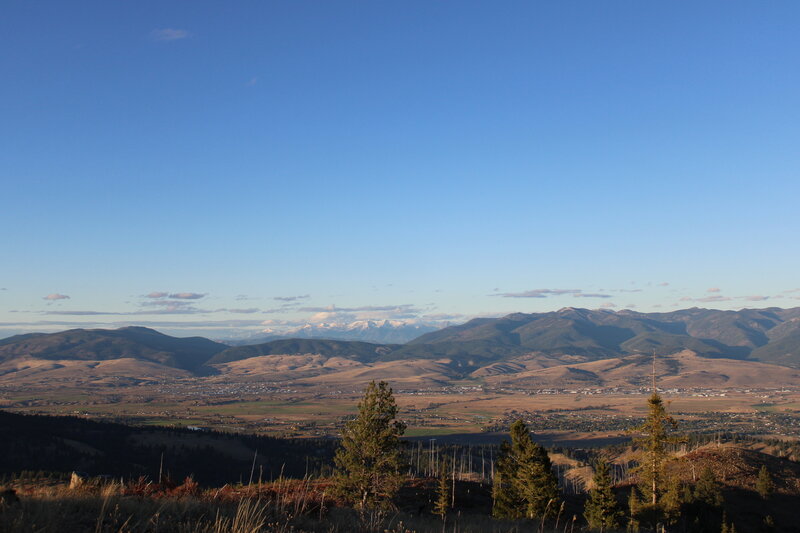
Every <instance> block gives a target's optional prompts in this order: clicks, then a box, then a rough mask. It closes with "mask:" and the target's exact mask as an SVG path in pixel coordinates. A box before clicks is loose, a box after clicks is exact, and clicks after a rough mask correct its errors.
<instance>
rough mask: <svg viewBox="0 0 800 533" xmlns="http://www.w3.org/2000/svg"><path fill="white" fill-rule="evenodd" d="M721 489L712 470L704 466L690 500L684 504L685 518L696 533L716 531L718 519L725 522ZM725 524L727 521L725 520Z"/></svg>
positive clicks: (713, 532) (712, 532)
mask: <svg viewBox="0 0 800 533" xmlns="http://www.w3.org/2000/svg"><path fill="white" fill-rule="evenodd" d="M722 503H723V498H722V489H721V488H720V486H719V483H717V479H716V477H715V476H714V471H713V470H711V468H710V467H708V466H706V467H705V468H703V470H702V471H701V472H700V477H699V478H698V479H697V483H696V484H695V486H694V491H693V494H692V501H691V502H690V503H689V504H688V505H687V506H686V513H685V514H686V518H687V520H688V521H689V522H690V523H691V524H692V528H691V530H692V531H695V532H697V533H716V532H717V531H719V528H720V521H721V520H722V521H723V522H725V520H726V519H725V518H724V517H723V511H722ZM725 524H726V526H725V527H729V526H728V525H727V522H725Z"/></svg>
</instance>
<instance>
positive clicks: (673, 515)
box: [661, 476, 692, 525]
mask: <svg viewBox="0 0 800 533" xmlns="http://www.w3.org/2000/svg"><path fill="white" fill-rule="evenodd" d="M687 492H688V494H689V499H690V500H691V499H692V497H691V489H689V490H688V491H687V487H686V486H684V484H683V483H681V481H680V479H679V478H678V477H677V476H670V477H668V478H667V487H666V491H664V495H663V496H662V497H661V510H662V513H663V517H664V520H665V521H666V523H667V524H670V525H674V524H676V523H677V522H678V521H679V520H680V518H681V507H682V506H683V504H684V503H686V500H685V499H686V496H687Z"/></svg>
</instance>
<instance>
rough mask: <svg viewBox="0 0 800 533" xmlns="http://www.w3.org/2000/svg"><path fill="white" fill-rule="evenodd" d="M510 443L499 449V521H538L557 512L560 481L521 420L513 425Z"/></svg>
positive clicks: (496, 500) (494, 511) (496, 497)
mask: <svg viewBox="0 0 800 533" xmlns="http://www.w3.org/2000/svg"><path fill="white" fill-rule="evenodd" d="M510 436H511V444H508V443H507V442H504V443H503V444H502V445H501V446H500V455H499V457H498V460H497V466H496V471H495V484H494V487H493V488H492V492H493V496H494V506H493V509H492V514H493V515H494V516H496V517H498V518H523V517H525V518H539V517H542V516H544V515H545V514H550V510H552V512H553V513H555V508H556V506H555V505H553V504H554V503H555V502H556V500H557V499H558V480H557V479H556V476H555V474H554V473H553V469H552V464H551V462H550V457H549V456H548V455H547V451H546V450H545V449H544V448H543V447H542V446H539V445H538V444H536V443H535V442H533V440H532V439H531V435H530V432H529V431H528V427H527V426H526V425H525V423H524V422H523V421H522V420H517V421H516V422H514V423H513V424H512V425H511V430H510Z"/></svg>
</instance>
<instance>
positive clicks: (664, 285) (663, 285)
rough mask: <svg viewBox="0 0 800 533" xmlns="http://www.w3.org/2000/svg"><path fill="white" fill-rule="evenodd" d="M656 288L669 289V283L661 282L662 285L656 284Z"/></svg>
mask: <svg viewBox="0 0 800 533" xmlns="http://www.w3.org/2000/svg"><path fill="white" fill-rule="evenodd" d="M658 286H659V287H669V283H668V282H666V281H664V282H662V283H659V284H658Z"/></svg>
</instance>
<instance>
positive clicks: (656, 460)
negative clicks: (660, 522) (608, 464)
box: [634, 387, 678, 507]
mask: <svg viewBox="0 0 800 533" xmlns="http://www.w3.org/2000/svg"><path fill="white" fill-rule="evenodd" d="M647 405H648V415H647V418H646V419H645V421H644V423H643V424H642V425H641V426H639V427H638V428H636V431H638V432H640V433H641V434H642V436H641V437H638V438H636V439H634V444H636V445H637V446H638V447H639V448H640V449H641V451H642V459H641V461H640V463H639V466H638V468H637V469H636V473H637V474H638V476H639V480H640V482H639V490H640V491H641V494H642V497H643V499H644V503H647V504H650V505H652V506H653V507H655V506H657V504H658V497H659V496H660V495H661V492H662V491H663V481H664V464H665V463H666V460H667V445H668V444H671V443H675V442H678V439H676V438H675V437H673V436H671V435H670V432H671V430H674V429H675V428H676V427H677V425H678V424H677V422H676V421H675V419H673V418H672V417H671V416H669V415H668V414H667V410H666V408H665V407H664V401H663V400H662V399H661V395H660V394H658V391H657V390H656V389H655V387H654V390H653V393H652V394H651V395H650V398H649V399H648V400H647Z"/></svg>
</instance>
